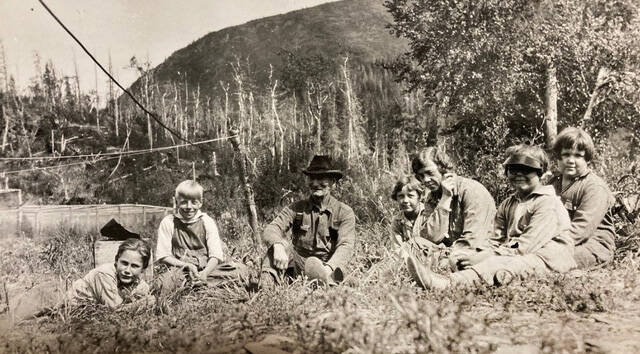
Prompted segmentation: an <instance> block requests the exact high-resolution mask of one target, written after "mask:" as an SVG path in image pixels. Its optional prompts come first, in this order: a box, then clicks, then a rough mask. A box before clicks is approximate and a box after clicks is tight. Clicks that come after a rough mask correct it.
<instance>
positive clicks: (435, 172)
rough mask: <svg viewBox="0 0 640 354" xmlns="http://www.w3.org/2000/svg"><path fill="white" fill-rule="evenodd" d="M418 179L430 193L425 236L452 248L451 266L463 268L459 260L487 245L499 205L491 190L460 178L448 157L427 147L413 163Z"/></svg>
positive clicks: (471, 180) (468, 179) (426, 204)
mask: <svg viewBox="0 0 640 354" xmlns="http://www.w3.org/2000/svg"><path fill="white" fill-rule="evenodd" d="M411 169H412V170H413V173H414V175H415V177H416V178H417V179H418V180H419V181H421V182H422V184H423V186H425V187H426V188H427V189H428V191H429V193H428V195H427V197H426V201H425V207H426V209H427V214H428V215H429V217H428V218H427V219H426V220H425V223H424V230H423V233H422V235H423V237H425V238H426V239H427V240H429V241H431V242H433V243H435V244H440V245H442V246H446V247H450V250H451V252H450V256H449V264H450V265H451V267H452V269H454V270H455V269H461V265H460V263H459V257H460V256H461V255H463V254H466V253H470V252H474V251H475V250H476V249H478V248H479V247H483V246H484V245H486V242H487V239H488V237H489V234H490V232H491V231H492V229H493V221H494V217H495V214H496V204H495V201H494V200H493V197H492V196H491V194H490V193H489V191H488V190H487V189H486V188H485V187H484V186H483V185H482V184H481V183H480V182H477V181H475V180H473V179H470V178H466V177H462V176H458V175H456V174H455V173H454V172H453V164H452V162H451V160H450V159H449V157H448V156H447V154H446V153H445V152H444V151H443V150H441V149H439V148H437V147H433V146H432V147H428V148H426V149H423V150H421V151H419V152H418V153H416V154H415V155H414V157H413V159H412V161H411Z"/></svg>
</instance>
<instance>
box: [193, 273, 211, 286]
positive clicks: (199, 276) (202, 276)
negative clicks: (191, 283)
mask: <svg viewBox="0 0 640 354" xmlns="http://www.w3.org/2000/svg"><path fill="white" fill-rule="evenodd" d="M208 277H209V274H205V272H204V270H203V271H201V272H198V273H197V274H196V278H195V279H199V280H202V281H203V282H205V283H206V282H207V278H208Z"/></svg>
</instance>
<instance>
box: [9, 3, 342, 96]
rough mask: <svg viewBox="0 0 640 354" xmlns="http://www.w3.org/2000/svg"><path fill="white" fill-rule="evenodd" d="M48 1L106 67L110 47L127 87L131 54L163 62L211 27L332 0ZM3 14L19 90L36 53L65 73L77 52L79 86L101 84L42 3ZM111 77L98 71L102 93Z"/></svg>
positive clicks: (130, 78) (15, 5) (31, 70)
mask: <svg viewBox="0 0 640 354" xmlns="http://www.w3.org/2000/svg"><path fill="white" fill-rule="evenodd" d="M44 1H45V3H46V4H47V6H48V7H49V8H50V9H51V10H52V11H53V12H54V13H55V14H56V15H57V16H58V18H59V19H60V20H62V22H63V23H65V25H66V26H67V27H68V28H69V29H70V30H71V31H72V32H73V33H74V34H75V35H76V37H78V39H80V41H82V42H83V44H84V45H85V47H87V48H88V49H89V51H91V52H92V54H93V55H94V56H95V57H96V58H97V59H98V60H99V61H100V62H101V64H102V65H103V66H104V67H105V68H107V64H108V60H109V59H108V58H109V52H111V60H112V63H113V74H114V75H115V77H116V78H118V80H119V81H120V82H121V83H122V84H123V85H124V86H125V87H127V86H129V84H131V83H132V82H133V81H134V80H135V78H136V74H135V72H134V71H133V70H131V69H125V67H126V66H128V63H129V59H130V58H131V57H132V56H136V57H137V58H138V59H140V60H141V61H144V60H145V59H146V58H149V60H150V61H151V64H152V66H156V65H158V64H160V63H161V62H162V61H164V60H165V59H166V58H167V57H168V56H169V55H171V53H173V52H174V51H176V50H177V49H180V48H183V47H185V46H186V45H188V44H189V43H191V42H193V41H195V40H197V39H199V38H201V37H202V36H204V35H205V34H207V33H209V32H212V31H217V30H220V29H222V28H225V27H229V26H234V25H239V24H242V23H245V22H248V21H250V20H253V19H257V18H261V17H267V16H272V15H277V14H282V13H286V12H289V11H293V10H297V9H301V8H305V7H312V6H316V5H319V4H322V3H325V2H330V1H333V0H186V1H176V0H44ZM0 18H2V20H0V40H1V41H2V45H3V46H4V53H5V58H6V62H7V69H8V71H9V74H10V75H13V77H14V78H15V79H16V82H17V84H18V87H19V88H20V89H24V88H25V87H26V86H27V85H28V83H29V80H30V78H32V77H33V76H34V74H35V66H34V58H35V56H34V54H35V53H36V52H37V53H39V55H40V58H41V67H42V68H43V69H44V65H45V62H46V61H48V60H49V59H50V60H52V61H53V64H54V66H55V67H56V68H57V69H58V71H61V72H62V73H63V74H64V75H73V74H74V64H73V63H74V55H75V58H76V61H77V65H78V67H79V77H80V86H81V87H82V89H83V90H91V89H94V88H95V85H96V84H95V82H96V79H95V74H94V65H93V62H92V61H91V59H90V58H89V57H87V55H86V54H85V53H84V52H83V51H82V49H81V48H80V47H79V46H78V45H77V44H76V43H75V42H74V41H73V39H72V38H71V37H70V36H69V35H68V34H67V33H66V32H65V31H64V30H63V29H62V28H61V27H60V26H59V25H58V24H57V23H56V22H55V20H54V19H53V18H52V17H51V16H50V15H49V14H48V13H47V12H46V10H45V9H44V8H43V7H42V5H40V3H39V2H38V1H37V0H0ZM0 59H1V58H0ZM0 63H1V62H0ZM107 80H108V78H107V77H106V75H104V74H102V73H101V72H100V71H99V69H98V91H99V92H101V93H104V92H105V91H106V88H107Z"/></svg>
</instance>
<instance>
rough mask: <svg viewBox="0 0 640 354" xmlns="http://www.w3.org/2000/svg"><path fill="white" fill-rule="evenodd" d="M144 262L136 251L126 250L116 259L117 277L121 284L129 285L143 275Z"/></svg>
mask: <svg viewBox="0 0 640 354" xmlns="http://www.w3.org/2000/svg"><path fill="white" fill-rule="evenodd" d="M143 265H144V262H143V261H142V255H140V253H138V252H136V251H132V250H126V251H124V252H122V254H120V257H118V259H116V275H117V277H118V281H119V282H120V284H124V285H129V284H131V283H133V282H135V281H136V279H138V278H139V277H140V274H142V270H143Z"/></svg>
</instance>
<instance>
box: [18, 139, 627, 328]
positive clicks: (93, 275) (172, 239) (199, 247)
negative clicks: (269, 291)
mask: <svg viewBox="0 0 640 354" xmlns="http://www.w3.org/2000/svg"><path fill="white" fill-rule="evenodd" d="M552 154H553V157H554V158H555V160H556V166H557V174H556V175H554V176H552V177H551V178H548V168H549V160H548V158H547V154H546V153H545V151H544V150H542V149H541V148H539V147H537V146H531V145H516V146H512V147H510V148H508V149H507V150H506V160H505V162H504V164H503V166H501V168H504V173H505V175H506V178H507V180H508V181H509V184H510V185H511V187H512V189H513V194H511V195H510V196H509V197H508V198H506V199H505V200H504V201H502V203H500V205H499V206H498V207H497V208H496V204H495V201H494V199H493V197H492V196H491V194H490V193H489V192H488V191H487V189H486V188H485V187H484V186H483V185H482V184H481V183H479V182H477V181H475V180H473V179H470V178H465V177H462V176H458V175H456V174H455V173H454V171H453V170H454V166H453V164H452V163H451V161H450V159H449V158H448V157H447V155H446V153H445V152H444V151H442V150H440V149H438V148H436V147H429V148H426V149H424V150H422V151H419V152H418V153H417V154H415V155H414V157H413V159H412V164H411V168H412V172H413V174H411V175H406V176H402V177H400V178H399V179H398V181H397V183H396V184H395V186H394V188H393V190H392V192H391V198H392V199H393V200H395V201H396V202H397V203H398V206H399V209H400V212H399V214H398V215H397V216H396V217H395V218H394V219H393V220H392V222H391V225H390V237H391V240H392V244H393V245H394V246H393V247H395V251H396V254H397V255H398V256H399V258H400V259H402V262H403V264H404V265H405V266H406V269H407V270H408V272H409V274H410V275H411V277H412V278H413V280H414V281H415V282H416V283H417V284H418V285H419V286H420V287H422V288H424V289H444V288H447V287H451V286H456V285H462V284H466V285H473V284H477V283H480V282H484V283H487V284H491V285H502V284H507V283H509V282H510V281H511V280H512V279H514V278H521V277H525V276H527V275H530V274H538V275H544V274H547V273H551V272H560V273H562V272H567V271H569V270H571V269H574V268H577V267H580V268H585V267H590V266H592V265H596V264H600V263H603V262H607V261H610V260H611V259H612V258H613V253H614V251H615V242H614V241H615V228H614V224H613V218H612V213H611V209H612V207H613V205H614V202H615V199H614V197H613V194H612V193H611V191H610V189H609V188H608V186H607V184H606V183H605V182H604V181H603V180H602V179H601V178H600V177H598V176H597V175H595V174H594V172H593V171H591V170H590V169H589V164H590V162H591V160H592V159H593V157H594V144H593V141H592V139H591V137H590V136H589V135H588V134H587V133H586V132H585V131H583V130H581V129H579V128H567V129H565V130H563V131H562V132H561V133H560V134H559V135H558V136H557V139H556V141H555V145H554V146H553V151H552ZM303 173H304V174H305V175H307V177H308V179H307V180H308V188H309V196H308V197H307V198H306V199H303V200H300V201H297V202H295V203H293V204H291V205H290V206H287V207H285V208H284V209H283V210H281V211H280V213H279V214H278V215H277V217H276V218H275V219H274V220H273V221H271V223H269V224H268V225H267V226H266V227H265V229H264V231H263V234H262V238H263V241H264V243H265V244H266V246H267V253H266V254H265V255H264V258H263V261H262V264H261V267H260V270H259V276H258V277H257V279H258V285H259V287H262V288H270V287H274V286H277V285H278V284H280V283H282V282H284V281H287V279H291V278H293V277H296V276H299V275H305V276H306V277H308V278H309V279H313V280H317V281H318V282H320V283H324V284H327V285H334V284H338V283H340V282H342V281H343V280H344V278H345V274H347V273H348V271H349V269H348V266H349V261H350V260H351V258H352V255H353V252H354V244H355V242H356V231H355V225H356V218H355V214H354V212H353V210H352V209H351V208H350V207H349V206H348V205H346V204H345V203H343V202H341V201H339V200H337V199H336V198H335V197H334V196H332V195H331V190H332V188H333V186H334V185H335V183H336V182H337V181H338V180H340V179H341V178H342V177H343V173H342V172H341V171H340V170H338V169H335V168H334V166H333V161H332V160H331V158H330V157H328V156H323V155H316V156H314V157H313V159H312V160H311V162H310V164H309V166H308V167H307V168H306V169H305V170H303ZM175 201H176V207H175V210H174V213H173V214H171V215H167V216H166V217H165V218H164V219H163V220H162V222H161V223H160V226H159V228H158V237H157V247H156V252H155V254H156V259H157V263H159V264H161V265H163V267H164V268H165V269H164V272H162V273H161V274H160V275H159V276H158V277H156V279H155V281H154V282H153V284H152V286H149V285H148V284H147V283H146V282H145V281H144V280H143V279H141V275H142V273H143V271H144V269H145V268H146V267H147V266H148V265H149V260H150V255H151V252H150V248H149V244H148V243H147V242H145V241H143V240H133V239H132V240H127V241H125V242H123V243H122V244H121V246H120V248H119V249H118V252H117V254H116V256H115V260H114V264H106V265H101V266H98V267H97V268H96V269H94V270H92V271H91V272H89V273H88V274H87V275H86V276H85V277H84V278H82V279H79V280H77V281H76V282H74V283H73V285H72V286H71V287H70V289H69V290H67V291H66V292H64V293H61V294H60V295H59V296H58V297H57V298H55V300H48V301H40V302H39V304H40V305H42V306H33V304H30V306H21V305H20V304H21V303H23V304H24V303H30V302H34V297H33V296H31V297H29V296H24V297H22V299H23V300H22V301H17V302H15V303H14V304H13V305H14V306H13V311H12V312H11V316H12V321H13V322H19V321H20V320H23V319H27V318H30V317H33V316H36V315H38V314H40V313H42V311H43V310H46V309H49V308H52V307H55V306H59V305H60V304H61V303H69V302H77V301H81V300H82V301H91V302H95V303H101V304H106V305H109V306H111V307H114V308H115V307H118V306H121V305H123V304H131V305H127V306H134V305H135V304H136V303H141V302H142V303H147V304H148V303H150V302H153V299H155V298H154V297H153V295H156V296H157V295H158V294H162V293H166V292H169V291H173V290H175V289H176V288H178V287H180V286H181V285H183V284H185V283H187V282H192V283H197V284H202V285H207V284H209V285H215V284H218V283H219V282H220V281H221V279H229V278H231V279H234V278H237V277H240V276H241V275H242V274H246V273H247V269H246V267H244V266H243V265H242V264H239V263H234V262H231V261H228V260H225V256H224V252H223V243H222V240H221V239H220V235H219V232H218V228H217V226H216V222H215V221H214V219H213V218H211V217H210V216H208V215H207V214H206V213H203V212H202V211H201V210H200V209H201V207H202V203H203V188H202V186H200V185H199V184H198V183H197V182H195V181H191V180H187V181H184V182H182V183H180V184H179V185H178V186H177V187H176V190H175ZM434 259H437V262H436V265H437V266H434V262H433V260H434ZM434 268H435V269H434ZM41 297H42V296H40V297H38V298H41Z"/></svg>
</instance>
